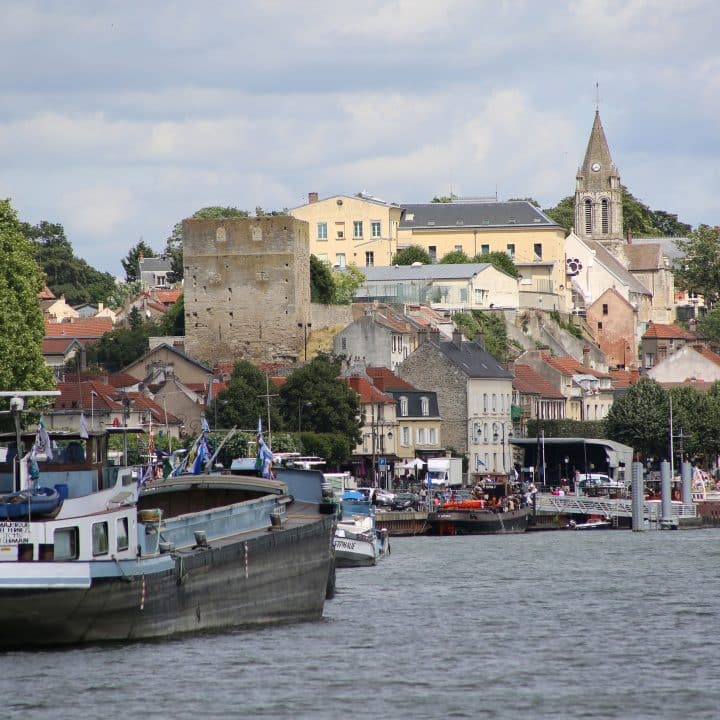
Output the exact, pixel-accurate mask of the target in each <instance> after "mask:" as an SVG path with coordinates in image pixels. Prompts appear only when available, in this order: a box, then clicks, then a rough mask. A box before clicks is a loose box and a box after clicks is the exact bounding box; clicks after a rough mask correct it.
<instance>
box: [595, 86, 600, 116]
mask: <svg viewBox="0 0 720 720" xmlns="http://www.w3.org/2000/svg"><path fill="white" fill-rule="evenodd" d="M595 112H600V83H599V82H597V81H595Z"/></svg>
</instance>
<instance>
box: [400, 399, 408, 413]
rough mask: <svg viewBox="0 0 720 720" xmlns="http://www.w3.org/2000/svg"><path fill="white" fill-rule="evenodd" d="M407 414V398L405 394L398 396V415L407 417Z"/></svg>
mask: <svg viewBox="0 0 720 720" xmlns="http://www.w3.org/2000/svg"><path fill="white" fill-rule="evenodd" d="M407 414H408V399H407V398H406V397H405V395H401V396H400V416H401V417H407Z"/></svg>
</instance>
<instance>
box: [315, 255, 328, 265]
mask: <svg viewBox="0 0 720 720" xmlns="http://www.w3.org/2000/svg"><path fill="white" fill-rule="evenodd" d="M315 257H316V258H317V259H318V260H319V261H320V262H324V263H326V262H327V261H328V255H327V253H315Z"/></svg>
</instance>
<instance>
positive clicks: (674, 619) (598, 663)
mask: <svg viewBox="0 0 720 720" xmlns="http://www.w3.org/2000/svg"><path fill="white" fill-rule="evenodd" d="M719 575H720V534H718V532H717V530H695V531H681V532H658V531H653V532H644V533H633V532H630V531H605V532H601V531H591V532H537V533H527V534H525V535H514V536H504V537H501V536H490V537H441V538H430V537H417V538H393V540H392V554H391V555H390V557H388V558H387V559H385V560H383V561H382V562H381V563H380V564H379V565H378V566H377V567H375V568H362V569H345V570H338V577H337V586H338V593H337V596H336V597H335V598H334V599H333V600H330V601H328V602H327V604H326V606H325V615H324V619H323V620H322V621H320V622H317V623H304V624H299V625H291V626H283V627H273V628H266V629H261V630H254V631H237V632H232V633H225V634H221V635H203V636H192V637H188V638H184V639H176V640H170V641H159V642H150V643H148V642H143V643H129V644H122V645H111V646H92V647H85V648H73V649H67V650H55V651H52V652H38V651H33V652H12V653H4V654H0V669H1V670H0V688H1V689H2V706H1V707H2V716H3V717H4V718H23V719H25V718H28V719H34V718H53V719H56V718H101V717H108V718H118V717H121V716H125V717H129V718H173V720H183V719H185V718H231V717H248V718H313V719H321V718H322V719H324V718H341V717H352V718H567V717H573V718H603V719H604V718H681V717H684V716H686V717H688V718H692V719H693V720H700V719H701V718H713V719H715V718H718V717H720V682H718V679H717V678H718V675H720V667H719V666H720V653H718V649H719V648H720V643H718V637H717V633H718V628H717V627H716V625H715V623H716V622H717V621H718V616H719V612H718V604H720V578H719Z"/></svg>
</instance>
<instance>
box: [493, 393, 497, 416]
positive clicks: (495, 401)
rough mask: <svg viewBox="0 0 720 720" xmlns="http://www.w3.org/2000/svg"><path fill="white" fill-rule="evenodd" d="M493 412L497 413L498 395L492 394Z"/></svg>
mask: <svg viewBox="0 0 720 720" xmlns="http://www.w3.org/2000/svg"><path fill="white" fill-rule="evenodd" d="M492 411H493V412H497V395H495V393H493V394H492Z"/></svg>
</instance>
